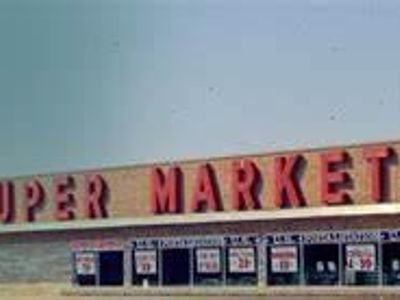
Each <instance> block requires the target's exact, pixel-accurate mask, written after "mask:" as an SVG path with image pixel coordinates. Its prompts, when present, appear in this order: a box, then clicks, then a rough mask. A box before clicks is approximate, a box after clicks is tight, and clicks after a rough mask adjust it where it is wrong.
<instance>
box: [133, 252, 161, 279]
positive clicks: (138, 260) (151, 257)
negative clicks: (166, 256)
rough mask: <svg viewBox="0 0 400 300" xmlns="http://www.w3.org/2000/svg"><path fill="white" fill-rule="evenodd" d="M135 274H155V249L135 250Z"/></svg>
mask: <svg viewBox="0 0 400 300" xmlns="http://www.w3.org/2000/svg"><path fill="white" fill-rule="evenodd" d="M135 266H136V274H139V275H154V274H157V251H156V250H135Z"/></svg>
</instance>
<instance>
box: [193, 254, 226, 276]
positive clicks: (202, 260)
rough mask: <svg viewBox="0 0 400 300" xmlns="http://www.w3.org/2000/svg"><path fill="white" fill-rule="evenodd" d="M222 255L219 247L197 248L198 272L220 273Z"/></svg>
mask: <svg viewBox="0 0 400 300" xmlns="http://www.w3.org/2000/svg"><path fill="white" fill-rule="evenodd" d="M220 260H221V256H220V249H218V248H199V249H196V261H197V272H198V273H220V272H221V263H220Z"/></svg>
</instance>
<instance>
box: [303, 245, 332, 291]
mask: <svg viewBox="0 0 400 300" xmlns="http://www.w3.org/2000/svg"><path fill="white" fill-rule="evenodd" d="M338 269H339V245H337V244H318V245H304V276H305V282H306V284H308V285H335V284H338V283H339V270H338Z"/></svg>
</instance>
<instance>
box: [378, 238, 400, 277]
mask: <svg viewBox="0 0 400 300" xmlns="http://www.w3.org/2000/svg"><path fill="white" fill-rule="evenodd" d="M382 254H383V283H384V284H386V285H400V242H396V243H387V244H383V245H382Z"/></svg>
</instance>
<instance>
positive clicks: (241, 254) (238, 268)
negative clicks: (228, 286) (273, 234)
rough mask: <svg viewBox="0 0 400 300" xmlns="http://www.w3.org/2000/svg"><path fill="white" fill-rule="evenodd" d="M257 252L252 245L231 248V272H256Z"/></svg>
mask: <svg viewBox="0 0 400 300" xmlns="http://www.w3.org/2000/svg"><path fill="white" fill-rule="evenodd" d="M255 266H256V264H255V253H254V248H252V247H237V248H229V270H230V272H231V273H254V272H255V271H256V267H255Z"/></svg>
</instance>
